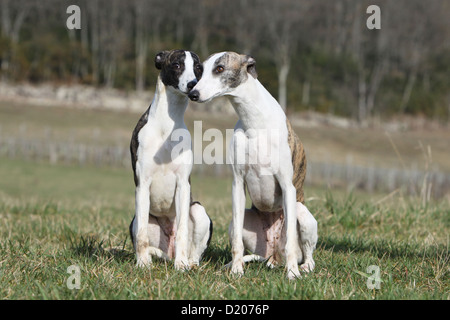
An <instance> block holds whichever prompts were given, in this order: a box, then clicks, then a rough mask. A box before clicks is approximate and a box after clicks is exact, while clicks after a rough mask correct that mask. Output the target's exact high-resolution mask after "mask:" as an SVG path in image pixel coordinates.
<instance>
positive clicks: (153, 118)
mask: <svg viewBox="0 0 450 320" xmlns="http://www.w3.org/2000/svg"><path fill="white" fill-rule="evenodd" d="M155 66H156V68H157V69H159V70H161V72H160V74H159V76H158V79H157V84H156V91H155V96H154V99H153V102H152V103H151V105H150V107H149V108H148V109H147V111H146V112H145V113H144V114H143V115H142V117H141V118H140V119H139V122H138V123H137V125H136V128H135V129H134V132H133V136H132V139H131V144H130V151H131V162H132V166H133V172H134V181H135V184H136V212H135V216H134V218H133V220H132V222H131V224H130V235H131V238H132V241H133V245H134V248H135V251H136V257H137V265H138V266H149V265H151V262H152V260H151V256H152V255H155V256H157V257H161V258H165V259H172V258H175V261H174V264H175V268H176V269H187V268H190V267H191V266H193V265H198V264H199V261H200V258H201V256H202V254H203V252H204V251H205V249H206V248H207V246H208V244H209V241H210V239H211V234H212V222H211V219H210V218H209V216H208V215H207V213H206V211H205V209H204V208H203V206H202V205H201V204H200V203H199V202H193V201H192V196H191V186H190V174H191V170H192V164H193V154H192V150H191V149H190V144H189V146H188V147H189V148H186V143H184V148H183V151H184V152H182V153H181V154H179V155H177V154H176V153H174V152H173V150H174V149H175V148H177V145H178V143H179V141H177V139H172V134H173V132H174V131H176V130H183V134H184V137H183V139H188V140H189V141H190V134H189V131H188V130H187V128H186V125H185V123H184V113H185V111H186V107H187V105H188V102H189V99H188V97H187V94H188V93H189V91H190V90H191V89H192V88H193V87H194V85H195V84H196V83H197V80H198V79H200V78H201V76H202V71H203V69H202V65H201V63H200V60H199V58H198V56H197V55H196V54H195V53H193V52H190V51H183V50H173V51H163V52H160V53H159V54H157V55H156V57H155ZM178 132H179V131H178ZM174 155H176V156H177V159H173V157H174Z"/></svg>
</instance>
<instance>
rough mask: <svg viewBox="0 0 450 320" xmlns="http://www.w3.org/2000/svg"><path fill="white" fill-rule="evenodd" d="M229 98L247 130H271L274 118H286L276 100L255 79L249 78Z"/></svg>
mask: <svg viewBox="0 0 450 320" xmlns="http://www.w3.org/2000/svg"><path fill="white" fill-rule="evenodd" d="M228 98H229V100H230V102H231V105H232V106H233V108H234V110H235V111H236V113H237V115H238V116H239V120H241V122H242V126H243V128H244V129H245V130H248V129H269V128H271V127H273V126H272V123H273V121H272V120H273V118H274V117H285V115H284V112H283V109H281V107H280V105H279V104H278V102H277V101H276V100H275V98H274V97H272V95H271V94H270V93H269V91H267V89H266V88H264V86H263V85H262V84H261V83H260V82H259V81H258V80H257V79H254V78H253V77H250V76H249V77H248V79H247V80H246V81H245V82H244V83H242V84H241V85H240V86H239V87H238V88H236V89H235V90H233V92H231V93H230V95H228Z"/></svg>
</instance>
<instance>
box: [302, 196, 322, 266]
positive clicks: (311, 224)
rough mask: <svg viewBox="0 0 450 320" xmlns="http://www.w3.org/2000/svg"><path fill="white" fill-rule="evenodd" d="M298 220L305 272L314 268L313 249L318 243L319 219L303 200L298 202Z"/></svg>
mask: <svg viewBox="0 0 450 320" xmlns="http://www.w3.org/2000/svg"><path fill="white" fill-rule="evenodd" d="M297 221H298V232H299V246H300V248H301V251H302V253H303V259H301V260H302V261H299V262H300V263H301V265H300V269H301V270H302V271H304V272H310V271H313V270H314V267H315V263H314V259H313V251H314V249H315V248H316V244H317V238H318V236H317V221H316V219H315V218H314V217H313V215H312V214H311V212H309V210H308V208H307V207H306V206H305V205H303V204H302V203H301V202H297Z"/></svg>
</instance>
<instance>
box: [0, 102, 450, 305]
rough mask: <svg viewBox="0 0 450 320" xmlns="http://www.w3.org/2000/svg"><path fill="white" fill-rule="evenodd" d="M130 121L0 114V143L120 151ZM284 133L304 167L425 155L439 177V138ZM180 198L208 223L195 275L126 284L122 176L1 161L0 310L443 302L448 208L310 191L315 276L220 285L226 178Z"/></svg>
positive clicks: (22, 109) (447, 284)
mask: <svg viewBox="0 0 450 320" xmlns="http://www.w3.org/2000/svg"><path fill="white" fill-rule="evenodd" d="M138 117H139V115H136V114H131V113H118V112H108V111H95V110H89V111H86V110H75V109H60V108H44V107H34V106H33V107H30V106H27V105H21V104H13V103H9V102H8V103H5V102H0V134H1V135H4V136H5V135H6V136H8V135H20V136H23V137H24V138H32V139H37V140H39V139H54V140H59V141H71V140H76V141H81V142H86V143H90V144H94V145H95V144H98V145H102V144H116V143H117V144H128V142H129V138H130V133H131V130H132V129H133V127H134V125H135V123H136V121H137V119H138ZM194 119H196V120H205V121H204V124H203V130H206V129H208V128H219V129H226V128H232V127H233V126H234V121H235V118H233V117H230V118H224V117H222V116H218V115H210V114H205V113H195V112H191V111H189V112H188V113H187V115H186V123H187V125H188V127H190V128H191V129H192V126H193V120H194ZM206 120H207V121H206ZM296 130H297V132H298V133H299V135H300V137H301V139H302V141H303V142H304V144H305V148H306V150H307V152H308V157H309V158H313V159H314V158H316V159H319V160H320V159H321V157H322V158H323V157H325V158H327V159H332V160H333V161H337V162H339V161H340V162H345V159H346V158H348V156H349V154H350V155H351V156H352V157H353V159H354V163H355V164H361V165H364V164H365V163H366V164H367V163H369V162H371V163H373V164H376V165H380V166H390V165H399V162H400V161H404V162H405V163H406V164H407V165H408V166H409V165H410V164H411V163H417V165H418V166H421V165H422V164H423V152H422V150H420V148H419V147H418V146H419V142H420V143H422V144H423V145H424V146H430V147H431V149H432V151H433V163H434V164H435V165H437V166H439V168H440V169H441V170H443V171H445V172H449V171H450V159H449V157H448V148H449V147H450V139H449V138H448V131H439V130H438V131H430V132H425V131H413V132H411V131H410V132H394V133H391V134H390V139H391V140H389V138H388V137H387V136H386V134H385V133H384V132H377V131H375V130H374V129H364V130H363V129H362V130H359V131H358V132H356V131H355V130H356V129H351V130H344V129H339V128H333V127H324V128H315V129H305V128H296ZM392 142H393V143H394V144H395V146H396V148H397V149H396V150H394V149H393V146H392ZM399 155H400V157H401V158H399ZM192 189H193V195H194V197H195V198H196V199H198V200H200V201H201V202H202V204H203V205H204V206H205V208H206V209H207V211H208V213H209V215H210V216H211V218H212V220H213V222H214V234H213V238H212V241H211V245H210V247H209V249H208V250H207V252H206V253H205V256H204V259H203V261H202V263H201V266H200V267H198V268H196V269H194V270H191V271H189V272H185V273H182V272H177V271H175V270H174V268H173V264H172V263H171V262H167V263H166V262H163V261H156V260H155V261H154V265H153V268H152V269H151V271H148V270H138V269H136V268H135V255H134V253H133V250H132V245H131V243H130V239H129V235H128V225H129V223H130V221H131V219H132V216H133V214H134V184H133V178H132V172H131V168H125V169H124V168H110V167H107V166H90V165H85V166H75V165H70V164H61V163H56V164H53V165H51V164H49V163H47V162H31V161H25V160H21V159H18V158H0V298H1V299H11V300H16V299H169V300H171V299H203V300H204V299H214V300H216V299H217V300H228V299H283V300H284V299H289V300H296V299H449V298H450V281H449V227H450V198H449V197H448V196H447V197H443V198H442V199H440V200H436V201H425V202H424V201H423V200H419V199H415V198H412V197H410V196H407V195H405V194H404V193H402V191H401V190H397V191H396V192H394V193H392V194H389V195H387V194H377V193H372V194H367V193H363V192H359V191H354V192H353V193H347V192H346V190H347V189H346V190H344V191H343V190H341V189H332V190H327V189H323V188H313V187H310V186H308V188H306V190H305V195H306V205H307V206H308V207H309V209H310V211H311V212H312V213H313V214H314V216H315V217H316V219H317V221H318V223H319V243H318V247H317V250H316V251H315V254H314V257H315V261H316V269H315V271H314V272H313V273H311V274H308V275H307V276H303V278H301V279H298V280H297V281H287V280H286V277H285V271H284V269H283V268H277V269H273V270H269V269H267V268H266V267H265V265H264V264H261V263H253V264H249V265H247V266H246V273H245V275H244V277H242V278H239V279H237V278H235V277H233V276H231V275H230V274H229V272H228V271H227V270H225V269H224V268H223V266H224V265H225V264H226V263H228V262H229V261H230V259H231V253H230V246H229V243H228V236H227V233H226V231H227V228H228V224H229V222H230V219H231V178H230V177H227V176H224V177H211V176H207V175H199V174H197V175H195V176H193V177H192ZM71 266H75V270H78V271H79V277H78V279H79V280H80V288H79V289H76V288H75V289H70V288H69V287H70V285H71V284H73V282H72V280H73V277H72V276H74V274H72V273H70V272H68V270H69V271H71V270H72V269H70V267H71ZM370 266H375V268H376V270H379V278H377V279H380V280H381V282H380V287H379V289H377V288H373V286H371V284H374V282H373V277H374V276H375V275H376V273H373V270H374V269H370V268H369V267H370ZM68 268H69V269H68ZM368 268H369V269H368ZM372 268H373V267H372ZM368 284H369V286H368Z"/></svg>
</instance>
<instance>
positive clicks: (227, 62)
mask: <svg viewBox="0 0 450 320" xmlns="http://www.w3.org/2000/svg"><path fill="white" fill-rule="evenodd" d="M217 66H223V67H224V68H225V71H224V72H223V73H221V74H219V76H220V80H221V82H222V83H223V84H224V85H225V86H226V87H228V88H236V87H238V86H239V85H240V84H241V83H242V82H244V81H245V80H247V70H246V68H245V66H244V64H243V61H242V56H241V55H240V54H237V53H235V52H227V53H225V54H223V55H222V56H221V57H219V58H217V60H216V61H215V62H214V69H213V72H214V70H215V69H216V67H217Z"/></svg>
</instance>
